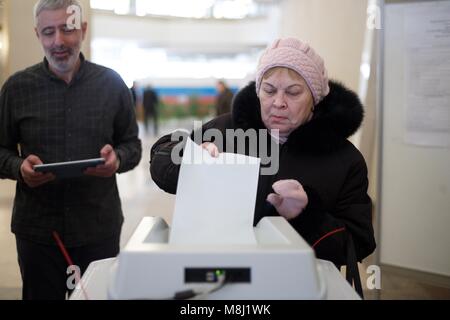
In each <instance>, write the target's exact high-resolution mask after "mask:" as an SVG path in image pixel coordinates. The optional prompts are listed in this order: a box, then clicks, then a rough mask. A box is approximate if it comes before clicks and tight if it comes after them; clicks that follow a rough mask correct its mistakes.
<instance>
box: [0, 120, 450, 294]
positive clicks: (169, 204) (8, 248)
mask: <svg viewBox="0 0 450 320" xmlns="http://www.w3.org/2000/svg"><path fill="white" fill-rule="evenodd" d="M190 123H191V122H187V121H186V122H184V123H183V122H175V121H173V122H168V123H166V124H165V126H164V127H163V130H162V133H167V132H170V131H172V130H174V129H176V128H186V129H190V128H191V127H192V126H191V125H190ZM140 132H141V134H140V136H141V138H142V141H143V159H142V161H141V163H140V165H139V167H138V168H136V169H135V170H133V171H132V172H129V173H126V174H123V175H120V176H119V178H118V184H119V189H120V194H121V198H122V202H123V211H124V214H125V224H124V227H123V231H122V238H121V245H122V246H123V245H124V244H125V243H126V242H127V240H128V239H129V238H130V236H131V234H132V232H133V231H134V229H135V228H136V226H137V225H138V223H139V221H140V220H141V218H142V217H144V216H161V217H163V218H164V219H166V221H168V222H169V223H170V221H171V215H172V211H173V208H174V200H175V198H174V196H172V195H169V194H166V193H164V192H163V191H161V190H160V189H159V188H158V187H157V186H156V185H155V183H154V182H153V181H152V180H151V178H150V175H149V152H150V147H151V145H152V143H154V142H155V141H156V138H154V137H152V136H150V135H146V134H144V130H143V128H142V127H140ZM14 190H15V183H14V182H13V181H7V180H0V252H1V253H2V254H1V255H0V300H18V299H20V297H21V289H20V288H21V279H20V274H19V270H18V264H17V255H16V247H15V239H14V236H13V234H11V232H10V223H11V207H12V200H13V198H14ZM369 264H370V259H369V263H368V264H367V265H361V266H360V272H361V275H362V283H363V287H365V283H366V278H367V273H366V269H367V266H368V265H369ZM365 297H366V299H379V298H381V299H450V288H442V287H439V286H433V285H430V284H427V283H422V282H419V281H415V280H413V279H411V278H409V277H407V276H405V275H402V274H397V273H392V272H383V271H382V290H380V291H378V290H365Z"/></svg>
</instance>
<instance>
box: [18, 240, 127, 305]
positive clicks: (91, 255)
mask: <svg viewBox="0 0 450 320" xmlns="http://www.w3.org/2000/svg"><path fill="white" fill-rule="evenodd" d="M119 242H120V236H116V237H113V238H110V239H107V240H105V241H103V242H101V243H98V244H92V245H87V246H83V247H77V248H67V252H68V254H69V256H70V257H71V258H72V261H73V263H74V264H75V265H76V266H78V267H79V268H80V270H81V274H83V273H84V271H86V269H87V267H88V266H89V264H90V263H91V262H93V261H96V260H101V259H107V258H112V257H115V256H117V255H118V254H119V251H120V248H119ZM16 244H17V255H18V260H19V266H20V273H21V275H22V282H23V288H22V298H23V300H64V299H65V298H66V294H67V293H68V292H70V291H69V288H68V286H67V280H68V277H69V276H72V277H73V274H74V273H73V272H71V273H69V274H67V268H68V263H67V262H66V260H65V259H64V255H63V253H62V252H61V251H60V249H59V247H57V246H47V245H42V244H38V243H35V242H32V241H28V240H24V239H22V238H19V237H16Z"/></svg>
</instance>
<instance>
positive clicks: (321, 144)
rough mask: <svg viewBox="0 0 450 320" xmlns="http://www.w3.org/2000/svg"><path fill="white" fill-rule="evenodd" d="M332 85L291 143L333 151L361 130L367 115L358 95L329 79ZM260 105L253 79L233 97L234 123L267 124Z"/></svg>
mask: <svg viewBox="0 0 450 320" xmlns="http://www.w3.org/2000/svg"><path fill="white" fill-rule="evenodd" d="M329 85H330V93H329V94H328V95H327V96H326V97H325V98H324V99H323V100H322V101H321V102H320V103H319V104H318V105H317V106H316V108H315V111H314V116H313V118H312V119H311V121H309V122H308V123H306V124H304V125H302V126H300V127H299V128H297V129H296V130H295V131H294V132H292V133H291V134H290V136H289V139H288V141H287V143H288V144H289V145H294V146H296V148H301V149H304V148H307V149H310V150H316V151H330V149H335V148H336V147H339V146H340V145H341V144H342V143H343V142H344V141H345V140H346V139H347V138H348V137H350V136H351V135H352V134H354V133H355V132H356V131H357V130H358V128H359V127H360V125H361V123H362V120H363V117H364V110H363V106H362V104H361V101H360V100H359V98H358V96H357V95H356V93H355V92H353V91H351V90H349V89H347V88H346V87H344V86H343V85H342V84H340V83H338V82H335V81H330V83H329ZM260 108H261V105H260V103H259V98H258V96H257V95H256V88H255V82H251V83H250V84H248V85H247V86H246V87H245V88H243V89H242V90H241V91H240V92H239V93H238V94H237V95H236V97H235V99H234V101H233V122H234V125H235V126H236V127H238V128H243V129H244V130H246V129H250V128H255V129H262V128H264V124H263V123H262V120H261V111H260Z"/></svg>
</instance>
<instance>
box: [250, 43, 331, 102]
mask: <svg viewBox="0 0 450 320" xmlns="http://www.w3.org/2000/svg"><path fill="white" fill-rule="evenodd" d="M274 67H286V68H289V69H292V70H294V71H296V72H297V73H298V74H299V75H301V76H302V77H303V79H305V81H306V83H307V85H308V87H309V89H310V90H311V93H312V95H313V98H314V105H317V104H318V103H319V102H320V101H322V99H323V98H324V97H326V96H327V94H328V93H329V92H330V87H329V86H328V73H327V70H326V69H325V65H324V62H323V59H322V58H321V57H320V56H319V55H318V54H317V53H316V52H315V51H314V49H313V48H311V47H310V46H309V44H307V43H304V42H301V41H300V40H297V39H295V38H285V39H278V40H276V41H275V42H274V43H273V44H272V45H271V46H269V47H268V48H267V49H266V51H264V53H263V55H262V56H261V59H260V60H259V64H258V68H257V70H256V93H257V94H258V95H259V89H260V87H261V82H262V78H263V76H264V74H265V73H266V72H267V71H268V70H269V69H272V68H274Z"/></svg>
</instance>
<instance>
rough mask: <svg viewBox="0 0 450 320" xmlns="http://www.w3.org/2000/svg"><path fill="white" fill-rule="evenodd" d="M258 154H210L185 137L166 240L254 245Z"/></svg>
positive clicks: (173, 241) (205, 243)
mask: <svg viewBox="0 0 450 320" xmlns="http://www.w3.org/2000/svg"><path fill="white" fill-rule="evenodd" d="M259 166H260V159H259V158H254V157H248V156H244V155H240V154H232V153H221V154H220V155H219V157H218V158H213V157H211V156H210V155H209V153H208V152H207V151H206V150H204V149H203V148H202V147H200V146H199V145H197V144H196V143H194V142H193V141H192V140H191V139H188V141H187V143H186V147H185V149H184V154H183V160H182V164H181V168H180V175H179V177H178V187H177V194H176V201H175V210H174V216H173V219H172V225H171V231H170V236H169V243H171V244H196V245H197V244H198V245H211V244H213V245H216V244H226V245H229V244H236V245H256V238H255V234H254V231H253V215H254V210H255V202H256V192H257V188H258V177H259Z"/></svg>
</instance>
